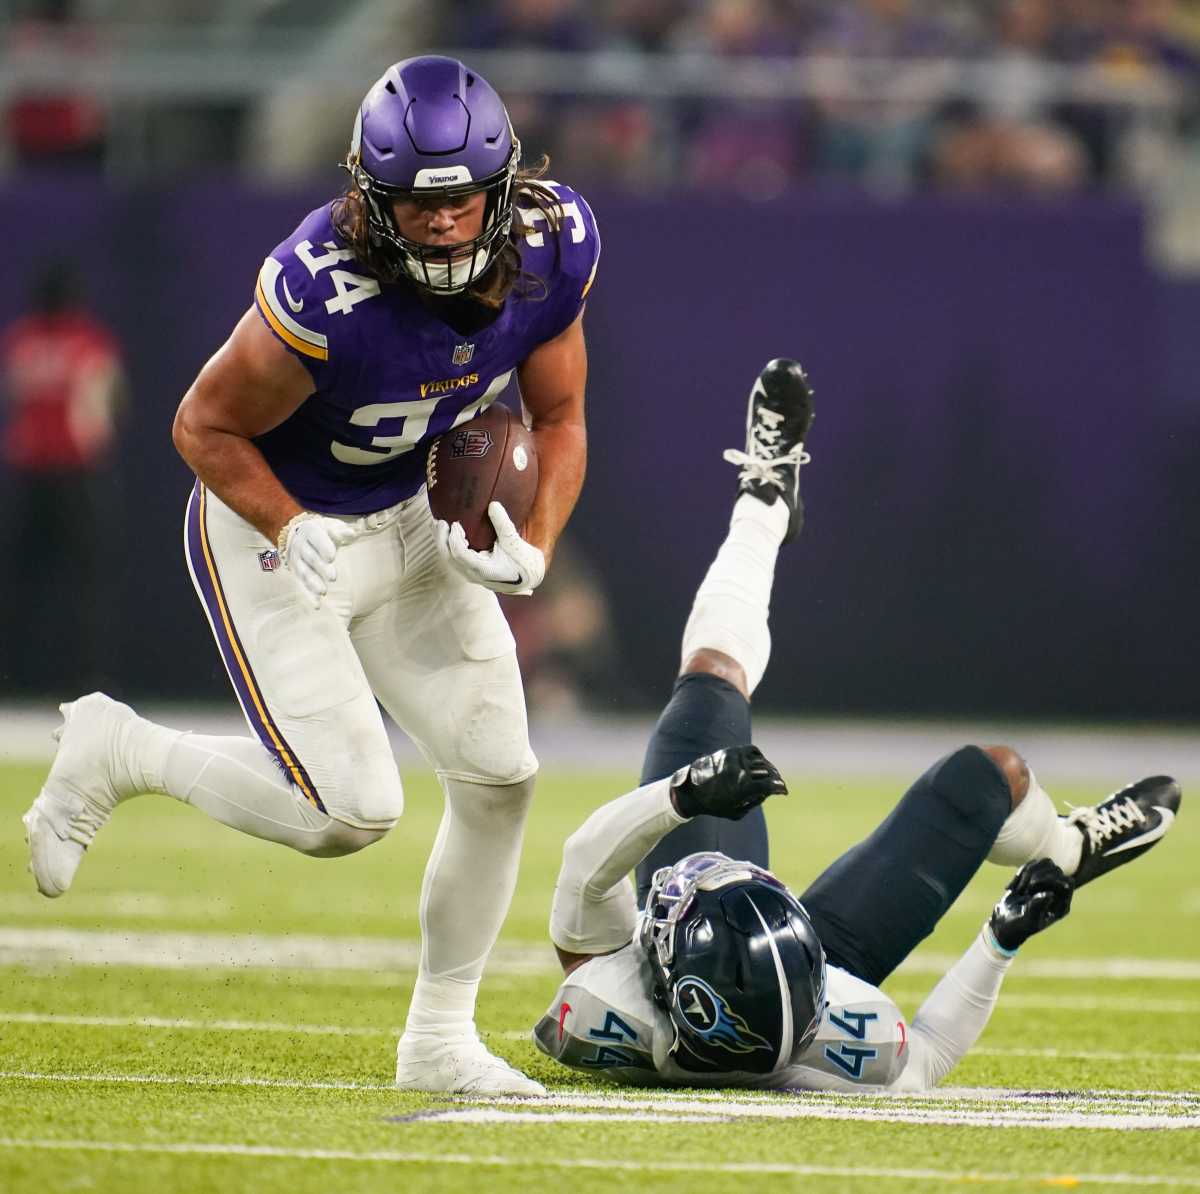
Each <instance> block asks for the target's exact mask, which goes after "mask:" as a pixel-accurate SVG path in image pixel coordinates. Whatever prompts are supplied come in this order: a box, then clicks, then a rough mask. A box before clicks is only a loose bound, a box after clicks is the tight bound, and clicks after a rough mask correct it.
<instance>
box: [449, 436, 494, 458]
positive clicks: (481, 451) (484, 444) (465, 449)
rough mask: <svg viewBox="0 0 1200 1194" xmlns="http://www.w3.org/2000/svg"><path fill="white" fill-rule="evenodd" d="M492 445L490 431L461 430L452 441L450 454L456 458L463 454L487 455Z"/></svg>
mask: <svg viewBox="0 0 1200 1194" xmlns="http://www.w3.org/2000/svg"><path fill="white" fill-rule="evenodd" d="M491 446H492V435H491V432H490V431H482V430H478V429H472V430H471V431H460V432H458V433H457V434H456V435H455V437H454V439H453V440H451V442H450V455H451V456H452V457H454V458H455V459H458V458H460V457H463V456H468V457H469V456H486V455H487V454H488V450H489V449H490V448H491Z"/></svg>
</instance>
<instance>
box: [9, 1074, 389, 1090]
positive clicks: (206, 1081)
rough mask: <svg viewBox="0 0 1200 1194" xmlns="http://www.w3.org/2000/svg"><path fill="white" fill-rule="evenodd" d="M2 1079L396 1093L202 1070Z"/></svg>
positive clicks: (367, 1085) (380, 1086)
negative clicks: (182, 1072) (205, 1073)
mask: <svg viewBox="0 0 1200 1194" xmlns="http://www.w3.org/2000/svg"><path fill="white" fill-rule="evenodd" d="M0 1082H64V1083H68V1084H69V1083H75V1082H79V1083H93V1084H97V1085H103V1084H105V1083H109V1082H115V1083H118V1084H122V1085H129V1086H214V1087H220V1086H239V1087H240V1086H250V1087H256V1086H264V1087H269V1088H276V1087H277V1088H279V1089H280V1090H378V1091H389V1092H390V1093H392V1094H395V1093H396V1085H395V1083H393V1082H305V1081H303V1080H301V1079H299V1078H254V1077H249V1076H240V1077H239V1076H226V1075H221V1076H217V1075H213V1076H212V1077H205V1076H204V1075H203V1074H70V1073H57V1072H45V1071H38V1070H0Z"/></svg>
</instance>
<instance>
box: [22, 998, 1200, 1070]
mask: <svg viewBox="0 0 1200 1194" xmlns="http://www.w3.org/2000/svg"><path fill="white" fill-rule="evenodd" d="M1155 1010H1157V1009H1155ZM0 1024H48V1025H70V1026H74V1027H79V1028H156V1029H162V1030H165V1031H174V1030H178V1031H182V1032H270V1033H282V1034H285V1035H293V1036H363V1037H389V1038H390V1037H396V1036H399V1035H400V1032H401V1028H400V1027H399V1026H395V1025H393V1026H390V1027H378V1028H372V1027H369V1026H362V1025H347V1024H291V1023H286V1022H283V1021H278V1020H195V1019H171V1018H168V1017H164V1016H85V1015H71V1014H69V1013H65V1012H64V1013H57V1012H16V1011H3V1010H0ZM488 1035H491V1036H496V1037H499V1038H500V1039H501V1040H506V1041H527V1040H529V1030H527V1029H513V1030H510V1031H507V1032H497V1033H491V1034H488ZM971 1053H972V1055H973V1056H975V1055H977V1056H981V1057H1045V1058H1060V1059H1062V1058H1068V1059H1076V1060H1080V1061H1138V1060H1148V1061H1171V1062H1179V1063H1183V1064H1196V1063H1198V1062H1200V1053H1147V1052H1145V1051H1138V1052H1136V1053H1123V1052H1118V1051H1114V1050H1088V1049H1054V1048H1044V1049H1023V1048H1015V1047H1014V1048H1006V1047H1001V1046H997V1047H995V1048H988V1047H986V1046H983V1047H978V1048H975V1049H972V1050H971Z"/></svg>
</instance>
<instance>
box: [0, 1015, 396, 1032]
mask: <svg viewBox="0 0 1200 1194" xmlns="http://www.w3.org/2000/svg"><path fill="white" fill-rule="evenodd" d="M0 1024H65V1025H72V1026H75V1027H79V1028H162V1029H167V1030H168V1031H172V1030H175V1029H179V1030H183V1031H188V1032H282V1033H287V1034H289V1035H293V1034H294V1035H297V1036H381V1037H395V1036H399V1035H400V1033H401V1031H402V1030H401V1029H400V1028H362V1027H357V1026H353V1025H344V1024H284V1023H281V1022H279V1021H276V1020H173V1019H167V1018H165V1017H162V1016H75V1015H69V1014H66V1013H57V1012H6V1011H0Z"/></svg>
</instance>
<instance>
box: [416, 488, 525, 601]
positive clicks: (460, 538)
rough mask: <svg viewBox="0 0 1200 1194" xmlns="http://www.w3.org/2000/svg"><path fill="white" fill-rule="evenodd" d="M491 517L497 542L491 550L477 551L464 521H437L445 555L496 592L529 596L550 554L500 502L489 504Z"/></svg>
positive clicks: (477, 582)
mask: <svg viewBox="0 0 1200 1194" xmlns="http://www.w3.org/2000/svg"><path fill="white" fill-rule="evenodd" d="M488 518H490V519H491V522H492V526H493V527H495V528H496V543H495V545H494V546H493V547H492V549H491V550H490V551H474V550H472V548H471V547H470V546H468V544H467V532H466V531H464V530H463V527H462V523H461V522H456V523H454V525H453V526H451V524H450V523H448V522H438V523H436V524H435V528H434V529H435V533H436V535H437V544H438V550H439V551H440V552H441V553H442V558H443V559H445V560H446V562H447V563H448V564H449V565H450V566H451V567H452V568H454V569H455V570H456V571H457V572H460V573H461V574H462V575H463V576H465V577H466V578H467V580H469V581H471V582H473V583H474V584H477V585H483V587H484V588H485V589H491V590H492V591H493V592H494V593H508V594H510V595H511V596H514V597H528V596H529V594H530V593H532V592H533V590H534V589H536V588H537V587H538V585H540V584H541V583H542V581H543V580H544V579H545V576H546V557H545V556H544V555H542V552H541V549H540V548H537V547H534V545H533V544H532V543H526V542H525V540H524V539H522V538H521V536H520V534H519V533H518V531H517V528H516V527H515V526H513V521H512V519H511V518H509V516H508V511H507V510H505V508H504V507H503V506H502V505H501V504H500V503H499V502H492V503H491V504H490V505H489V506H488Z"/></svg>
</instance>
